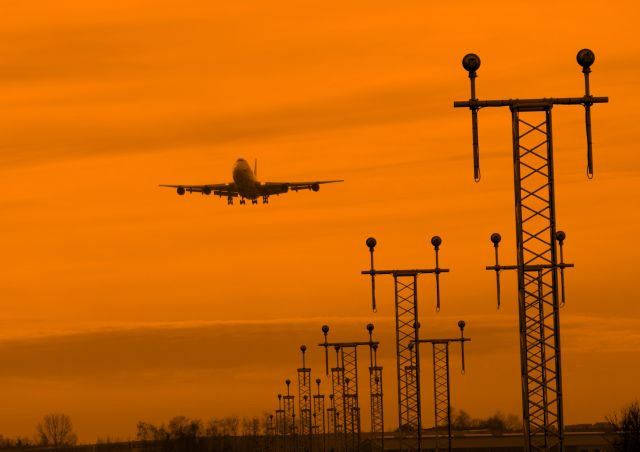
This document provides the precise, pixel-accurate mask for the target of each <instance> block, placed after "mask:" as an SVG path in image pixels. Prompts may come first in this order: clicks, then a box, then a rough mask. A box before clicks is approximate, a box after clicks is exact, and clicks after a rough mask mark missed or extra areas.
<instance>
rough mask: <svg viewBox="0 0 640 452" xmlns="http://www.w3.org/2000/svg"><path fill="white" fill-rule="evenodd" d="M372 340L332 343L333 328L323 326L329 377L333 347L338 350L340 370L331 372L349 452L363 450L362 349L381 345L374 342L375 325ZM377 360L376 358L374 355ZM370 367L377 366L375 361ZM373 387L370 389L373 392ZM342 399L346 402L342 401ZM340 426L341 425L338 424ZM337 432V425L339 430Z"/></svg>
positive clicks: (338, 411)
mask: <svg viewBox="0 0 640 452" xmlns="http://www.w3.org/2000/svg"><path fill="white" fill-rule="evenodd" d="M367 331H368V332H369V340H368V341H366V342H329V341H328V338H327V334H328V333H329V326H328V325H323V326H322V333H323V334H324V342H323V343H321V344H318V345H319V346H320V347H324V349H325V365H326V371H327V375H328V374H329V366H328V363H329V347H333V348H334V349H335V351H336V361H337V364H336V367H335V368H332V369H331V373H332V384H333V395H334V399H333V402H334V406H335V410H336V411H335V415H336V419H338V416H339V415H340V414H341V413H342V419H341V422H342V429H343V430H342V431H343V432H344V440H345V450H346V451H357V450H360V430H361V429H360V427H361V425H360V406H359V402H358V347H359V346H368V347H369V350H371V349H372V348H373V347H374V346H375V347H377V346H378V345H379V343H378V342H377V341H374V340H373V336H372V333H373V324H371V323H370V324H368V325H367ZM370 358H371V359H373V355H372V354H370ZM369 367H373V362H371V363H370V365H369ZM372 391H373V388H370V393H371V392H372ZM340 399H342V400H340ZM336 424H337V423H336ZM335 430H336V432H337V425H336V428H335Z"/></svg>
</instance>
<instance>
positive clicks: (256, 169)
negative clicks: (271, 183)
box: [253, 159, 258, 177]
mask: <svg viewBox="0 0 640 452" xmlns="http://www.w3.org/2000/svg"><path fill="white" fill-rule="evenodd" d="M253 175H254V176H256V177H258V159H256V162H255V164H254V165H253Z"/></svg>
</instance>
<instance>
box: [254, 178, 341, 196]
mask: <svg viewBox="0 0 640 452" xmlns="http://www.w3.org/2000/svg"><path fill="white" fill-rule="evenodd" d="M336 182H344V180H342V179H340V180H317V181H310V182H264V183H262V184H261V187H260V188H261V191H263V192H264V194H269V195H277V194H280V193H286V192H288V191H289V190H291V191H298V190H312V191H318V190H320V185H322V184H333V183H336Z"/></svg>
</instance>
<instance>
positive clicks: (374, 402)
mask: <svg viewBox="0 0 640 452" xmlns="http://www.w3.org/2000/svg"><path fill="white" fill-rule="evenodd" d="M377 350H378V346H377V345H374V346H372V347H371V354H372V355H371V363H372V365H371V366H370V367H369V391H370V392H369V398H370V401H371V413H370V415H371V434H372V450H376V451H378V450H379V451H382V450H384V403H383V402H384V399H383V393H382V367H381V366H378V363H377V358H376V352H377Z"/></svg>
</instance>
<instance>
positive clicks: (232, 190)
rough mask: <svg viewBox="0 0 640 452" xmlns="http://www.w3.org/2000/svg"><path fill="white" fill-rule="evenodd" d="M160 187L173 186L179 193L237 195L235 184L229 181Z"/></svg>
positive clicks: (171, 186) (162, 185)
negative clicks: (225, 182)
mask: <svg viewBox="0 0 640 452" xmlns="http://www.w3.org/2000/svg"><path fill="white" fill-rule="evenodd" d="M160 187H169V188H175V189H176V191H177V192H178V194H179V195H184V194H185V193H203V194H205V195H210V194H211V193H213V194H214V195H218V196H238V190H237V189H236V184H234V183H233V182H230V183H228V184H207V185H164V184H161V185H160Z"/></svg>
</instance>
